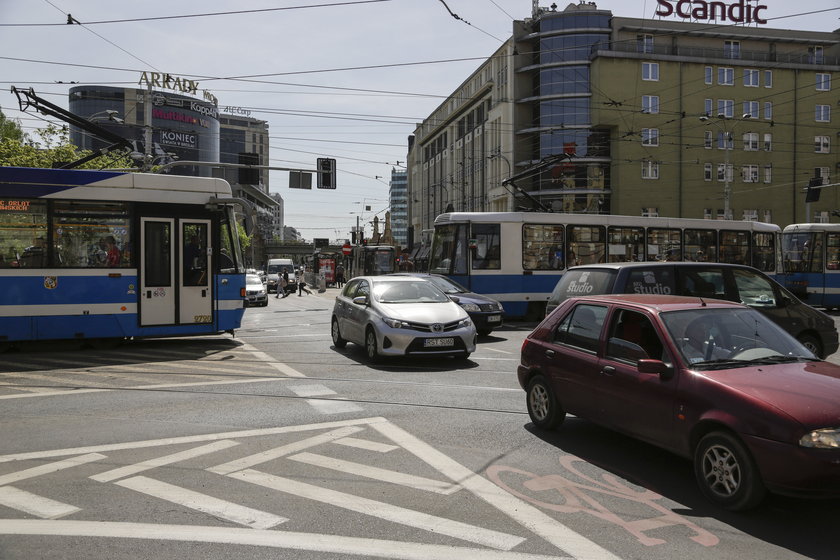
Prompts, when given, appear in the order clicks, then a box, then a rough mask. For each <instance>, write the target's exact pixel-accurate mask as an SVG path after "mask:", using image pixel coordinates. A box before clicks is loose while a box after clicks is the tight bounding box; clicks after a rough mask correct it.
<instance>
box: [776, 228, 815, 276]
mask: <svg viewBox="0 0 840 560" xmlns="http://www.w3.org/2000/svg"><path fill="white" fill-rule="evenodd" d="M810 247H811V234H810V233H786V234H784V235H783V236H782V254H783V256H782V259H783V262H784V270H785V272H810V262H809V260H808V258H807V255H806V254H807V252H808V249H810Z"/></svg>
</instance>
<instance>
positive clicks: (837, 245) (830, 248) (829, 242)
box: [825, 233, 840, 270]
mask: <svg viewBox="0 0 840 560" xmlns="http://www.w3.org/2000/svg"><path fill="white" fill-rule="evenodd" d="M825 251H826V255H825V267H826V268H827V269H828V270H838V269H840V233H829V234H827V235H826V244H825Z"/></svg>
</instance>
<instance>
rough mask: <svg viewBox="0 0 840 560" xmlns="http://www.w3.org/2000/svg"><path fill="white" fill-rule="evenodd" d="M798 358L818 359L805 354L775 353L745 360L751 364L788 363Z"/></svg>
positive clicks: (798, 359)
mask: <svg viewBox="0 0 840 560" xmlns="http://www.w3.org/2000/svg"><path fill="white" fill-rule="evenodd" d="M800 360H808V361H819V360H815V359H814V358H808V357H806V356H782V355H781V354H777V355H774V356H764V357H762V358H755V359H752V360H747V361H748V362H749V363H751V364H789V363H792V362H798V361H800Z"/></svg>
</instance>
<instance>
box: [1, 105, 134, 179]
mask: <svg viewBox="0 0 840 560" xmlns="http://www.w3.org/2000/svg"><path fill="white" fill-rule="evenodd" d="M0 117H2V119H0V129H1V130H2V133H0V166H15V167H47V168H49V167H53V166H54V165H55V164H57V163H68V162H71V161H76V160H78V159H81V158H83V157H85V156H87V155H90V154H91V153H93V152H91V151H90V150H80V149H79V148H78V147H77V146H75V145H73V144H71V143H70V134H69V131H68V130H67V127H66V126H65V127H60V128H59V127H57V126H55V125H53V124H49V125H47V126H46V128H42V129H38V130H36V131H35V135H36V138H37V139H32V138H30V137H29V136H28V135H26V134H24V133H23V131H22V130H21V129H20V126H19V125H18V124H17V123H15V122H14V121H10V120H9V119H6V118H5V117H4V116H2V114H0ZM7 128H8V129H9V130H8V133H7V130H6V129H7ZM15 128H16V129H17V132H15V130H14V129H15ZM132 167H135V164H134V162H133V161H132V159H131V158H130V157H129V156H128V155H127V154H125V153H120V152H112V153H110V154H106V155H104V156H102V157H99V158H96V159H93V160H91V161H88V162H86V163H84V164H82V165H81V166H79V168H80V169H126V168H132Z"/></svg>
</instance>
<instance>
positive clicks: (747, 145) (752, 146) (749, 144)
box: [743, 132, 758, 152]
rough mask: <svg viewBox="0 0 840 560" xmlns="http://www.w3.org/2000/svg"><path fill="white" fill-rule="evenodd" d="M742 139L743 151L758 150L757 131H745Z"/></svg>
mask: <svg viewBox="0 0 840 560" xmlns="http://www.w3.org/2000/svg"><path fill="white" fill-rule="evenodd" d="M743 139H744V151H745V152H757V151H758V132H746V133H744V138H743Z"/></svg>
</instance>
